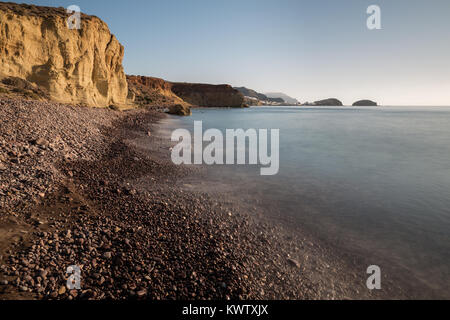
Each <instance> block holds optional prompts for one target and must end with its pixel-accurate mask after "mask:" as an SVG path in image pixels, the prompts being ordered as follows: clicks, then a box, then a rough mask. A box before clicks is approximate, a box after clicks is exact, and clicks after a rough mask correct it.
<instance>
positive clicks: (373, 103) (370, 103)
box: [353, 100, 378, 107]
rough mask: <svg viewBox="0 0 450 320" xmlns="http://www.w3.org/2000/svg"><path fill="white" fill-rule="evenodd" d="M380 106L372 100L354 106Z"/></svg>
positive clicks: (356, 103)
mask: <svg viewBox="0 0 450 320" xmlns="http://www.w3.org/2000/svg"><path fill="white" fill-rule="evenodd" d="M376 106H378V104H377V103H376V102H374V101H371V100H360V101H356V102H355V103H354V104H353V107H376Z"/></svg>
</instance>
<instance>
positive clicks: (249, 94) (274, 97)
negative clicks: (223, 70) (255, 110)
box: [235, 87, 300, 106]
mask: <svg viewBox="0 0 450 320" xmlns="http://www.w3.org/2000/svg"><path fill="white" fill-rule="evenodd" d="M235 89H236V90H238V91H239V92H240V93H242V94H243V95H244V97H245V103H246V104H248V105H250V106H286V105H292V106H296V105H299V104H300V103H299V102H298V101H297V99H294V98H292V97H289V96H288V95H286V94H284V93H268V94H263V93H260V92H256V91H255V90H253V89H248V88H246V87H236V88H235Z"/></svg>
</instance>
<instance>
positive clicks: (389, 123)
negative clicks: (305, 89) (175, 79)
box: [172, 107, 450, 297]
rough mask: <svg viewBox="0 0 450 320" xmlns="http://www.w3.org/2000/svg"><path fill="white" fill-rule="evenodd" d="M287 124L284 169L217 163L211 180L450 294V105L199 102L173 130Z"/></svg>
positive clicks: (283, 134) (282, 129) (282, 154)
mask: <svg viewBox="0 0 450 320" xmlns="http://www.w3.org/2000/svg"><path fill="white" fill-rule="evenodd" d="M195 120H202V121H203V127H204V129H208V128H217V129H221V130H223V132H224V133H225V129H236V128H242V129H249V128H255V129H259V128H275V129H280V172H279V174H278V175H276V176H272V177H267V176H260V175H259V168H258V167H254V166H213V167H211V168H209V169H208V171H209V172H210V173H209V174H210V177H211V181H212V182H214V181H215V182H216V183H217V186H219V185H228V186H231V188H228V189H227V190H228V191H227V192H229V193H230V194H234V195H235V196H237V197H241V198H243V199H245V197H249V196H250V197H252V198H254V199H257V200H258V201H259V202H260V203H261V206H262V207H264V208H266V209H267V211H269V213H270V214H272V215H273V216H276V217H278V218H279V219H284V218H287V217H289V219H291V220H292V219H294V220H295V221H296V222H298V223H299V224H301V225H302V226H304V227H307V228H309V229H310V230H312V231H313V232H314V233H315V234H316V235H318V236H319V237H321V238H323V239H325V240H327V241H330V243H333V244H334V245H337V246H342V247H345V248H346V249H350V250H354V251H355V252H359V254H364V255H366V256H367V257H368V258H369V260H371V261H373V264H384V265H385V264H386V263H388V264H392V265H396V266H399V267H400V268H403V269H404V270H406V272H408V273H409V274H410V279H411V281H421V282H423V283H426V284H427V285H429V286H430V287H432V288H434V289H436V290H438V291H440V292H442V293H443V296H447V297H448V295H449V290H450V289H449V288H450V108H443V107H442V108H441V107H428V108H425V107H423V108H413V107H402V108H400V107H396V108H394V107H383V108H348V107H347V108H295V107H257V108H250V109H198V110H194V112H193V116H192V117H189V118H183V119H179V118H177V120H173V121H174V122H173V123H172V125H173V126H175V127H183V128H189V129H192V128H193V121H195Z"/></svg>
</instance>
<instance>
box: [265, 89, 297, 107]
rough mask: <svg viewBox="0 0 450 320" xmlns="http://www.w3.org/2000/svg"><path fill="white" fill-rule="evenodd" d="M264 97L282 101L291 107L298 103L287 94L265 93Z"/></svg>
mask: <svg viewBox="0 0 450 320" xmlns="http://www.w3.org/2000/svg"><path fill="white" fill-rule="evenodd" d="M265 95H266V96H267V97H269V98H272V99H282V100H284V101H285V102H286V103H289V104H293V105H296V104H299V103H300V102H299V101H298V100H297V99H295V98H292V97H290V96H288V95H287V94H285V93H282V92H269V93H266V94H265Z"/></svg>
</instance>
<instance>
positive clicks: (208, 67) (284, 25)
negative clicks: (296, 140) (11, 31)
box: [16, 0, 450, 106]
mask: <svg viewBox="0 0 450 320" xmlns="http://www.w3.org/2000/svg"><path fill="white" fill-rule="evenodd" d="M16 2H24V3H31V4H36V5H45V6H55V7H68V6H69V5H78V6H79V7H80V8H81V11H82V12H84V13H87V14H92V15H96V16H98V17H100V18H101V19H103V20H104V21H105V22H107V23H108V25H109V28H110V30H111V32H112V33H113V34H115V35H116V37H117V38H118V39H119V41H120V42H121V43H122V44H123V45H124V46H125V57H124V68H125V72H126V73H127V74H139V75H145V76H154V77H159V78H163V79H166V80H170V81H181V82H200V83H213V84H223V83H228V84H231V85H233V86H245V87H248V88H251V89H254V90H256V91H258V92H284V93H286V94H288V95H290V96H293V97H295V98H297V99H298V100H299V101H301V102H305V101H316V100H319V99H325V98H331V97H335V98H338V99H340V100H342V101H343V102H344V104H352V103H353V102H355V101H357V100H360V99H372V100H374V101H377V102H378V103H379V104H383V105H447V106H449V105H450V1H449V0H432V1H429V0H370V1H366V0H340V1H336V0H309V1H306V0H305V1H302V0H226V1H225V0H164V1H162V0H157V1H154V0H127V1H119V0H114V1H111V0H69V1H63V0H61V1H60V0H42V1H39V0H38V1H16ZM374 4H375V5H378V6H379V7H380V9H381V29H380V30H369V29H368V28H367V23H366V21H367V19H368V17H369V14H367V8H368V7H369V5H374Z"/></svg>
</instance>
